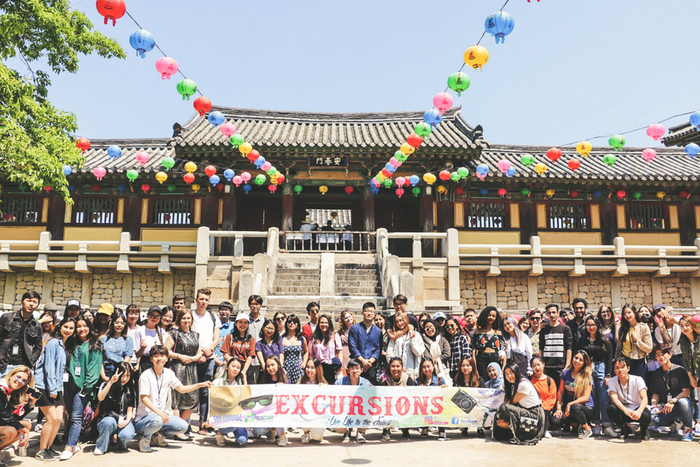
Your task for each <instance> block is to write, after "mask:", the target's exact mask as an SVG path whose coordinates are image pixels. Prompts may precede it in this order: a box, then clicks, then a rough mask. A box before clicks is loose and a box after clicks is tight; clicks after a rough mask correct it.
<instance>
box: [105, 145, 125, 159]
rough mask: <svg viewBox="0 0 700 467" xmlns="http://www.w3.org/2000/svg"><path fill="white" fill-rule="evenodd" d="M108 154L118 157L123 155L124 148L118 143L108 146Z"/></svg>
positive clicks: (114, 157) (113, 157)
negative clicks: (117, 144)
mask: <svg viewBox="0 0 700 467" xmlns="http://www.w3.org/2000/svg"><path fill="white" fill-rule="evenodd" d="M107 155H108V156H109V157H111V158H112V159H116V158H117V157H119V156H121V155H122V148H120V147H119V146H116V145H112V146H110V147H108V148H107Z"/></svg>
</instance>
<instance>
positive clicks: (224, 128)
mask: <svg viewBox="0 0 700 467" xmlns="http://www.w3.org/2000/svg"><path fill="white" fill-rule="evenodd" d="M236 130H237V128H236V125H234V124H233V123H231V122H226V123H224V124H222V125H221V127H219V131H220V132H221V134H222V135H224V136H226V137H227V138H228V137H230V136H231V135H233V134H235V133H236Z"/></svg>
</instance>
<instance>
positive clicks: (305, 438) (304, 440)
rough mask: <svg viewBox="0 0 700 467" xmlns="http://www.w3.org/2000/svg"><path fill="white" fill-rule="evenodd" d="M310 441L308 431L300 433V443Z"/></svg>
mask: <svg viewBox="0 0 700 467" xmlns="http://www.w3.org/2000/svg"><path fill="white" fill-rule="evenodd" d="M310 441H311V435H310V434H309V433H304V434H303V435H301V444H309V442H310Z"/></svg>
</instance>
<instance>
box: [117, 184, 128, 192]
mask: <svg viewBox="0 0 700 467" xmlns="http://www.w3.org/2000/svg"><path fill="white" fill-rule="evenodd" d="M117 191H118V192H119V193H124V191H126V187H125V186H124V185H117Z"/></svg>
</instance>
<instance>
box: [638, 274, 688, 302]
mask: <svg viewBox="0 0 700 467" xmlns="http://www.w3.org/2000/svg"><path fill="white" fill-rule="evenodd" d="M660 282H661V302H662V303H663V304H665V305H667V306H672V307H674V308H693V306H692V303H693V302H692V299H691V296H690V287H691V282H690V274H676V275H671V276H666V277H662V278H661V280H660ZM648 303H650V302H648Z"/></svg>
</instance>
